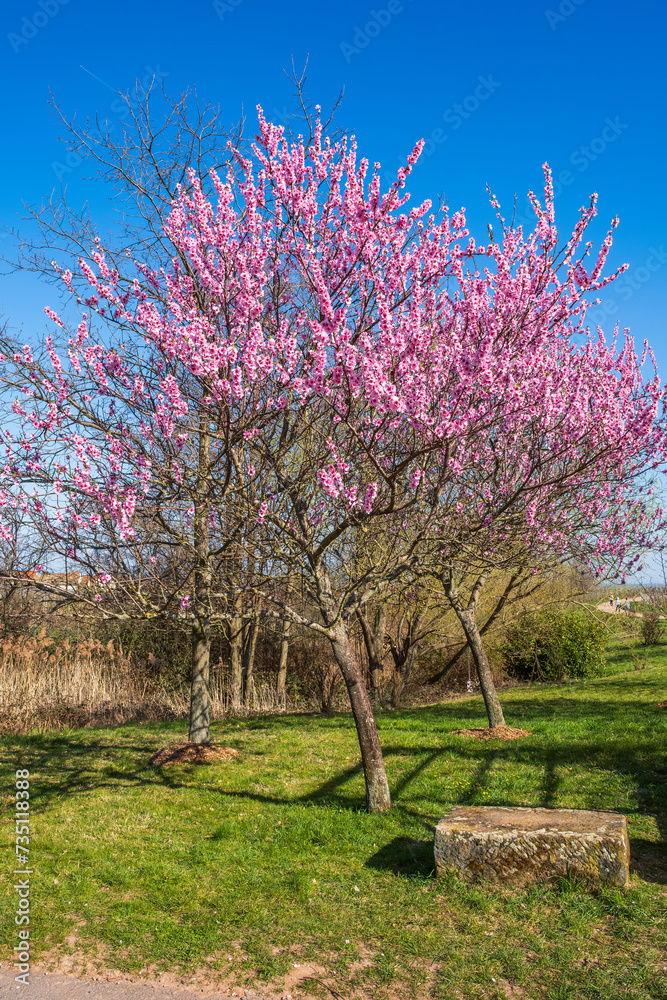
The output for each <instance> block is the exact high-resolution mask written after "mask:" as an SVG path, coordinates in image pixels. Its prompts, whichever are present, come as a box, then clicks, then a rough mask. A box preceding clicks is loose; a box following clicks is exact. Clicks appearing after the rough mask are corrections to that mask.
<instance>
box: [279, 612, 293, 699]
mask: <svg viewBox="0 0 667 1000" xmlns="http://www.w3.org/2000/svg"><path fill="white" fill-rule="evenodd" d="M289 640H290V623H289V622H288V621H287V619H285V621H284V622H283V632H282V636H281V638H280V662H279V663H278V680H277V681H276V693H277V695H278V698H279V700H280V703H281V705H282V706H283V708H284V707H285V702H286V700H287V656H288V653H289Z"/></svg>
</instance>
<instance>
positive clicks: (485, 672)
mask: <svg viewBox="0 0 667 1000" xmlns="http://www.w3.org/2000/svg"><path fill="white" fill-rule="evenodd" d="M454 610H455V611H456V614H457V616H458V619H459V621H460V622H461V625H462V626H463V630H464V632H465V634H466V639H467V640H468V645H469V646H470V649H471V650H472V656H473V659H474V661H475V666H476V667H477V676H478V678H479V686H480V687H481V689H482V697H483V698H484V704H485V706H486V714H487V715H488V717H489V725H490V726H504V725H505V716H504V715H503V709H502V706H501V704H500V700H499V698H498V692H497V691H496V685H495V684H494V682H493V673H492V672H491V667H490V666H489V661H488V659H487V656H486V650H485V649H484V643H483V642H482V637H481V635H480V634H479V629H478V628H477V623H476V621H475V613H474V611H468V610H467V609H463V608H462V609H461V610H460V611H459V610H458V609H456V608H455V609H454Z"/></svg>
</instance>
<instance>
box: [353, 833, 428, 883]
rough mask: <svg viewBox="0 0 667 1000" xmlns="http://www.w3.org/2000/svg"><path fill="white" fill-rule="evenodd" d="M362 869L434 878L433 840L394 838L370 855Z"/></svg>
mask: <svg viewBox="0 0 667 1000" xmlns="http://www.w3.org/2000/svg"><path fill="white" fill-rule="evenodd" d="M364 867H365V868H373V869H375V870H376V871H385V872H386V871H389V872H393V874H394V875H402V876H407V877H412V878H434V877H435V859H434V857H433V840H432V839H431V840H414V838H412V837H394V839H393V840H392V841H390V842H389V843H388V844H385V846H384V847H381V848H380V850H379V851H376V853H375V854H373V855H371V857H370V858H369V859H368V861H366V862H365V865H364Z"/></svg>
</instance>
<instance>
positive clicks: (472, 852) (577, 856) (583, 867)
mask: <svg viewBox="0 0 667 1000" xmlns="http://www.w3.org/2000/svg"><path fill="white" fill-rule="evenodd" d="M434 853H435V866H436V871H437V873H438V875H442V874H444V873H445V872H448V871H450V872H458V874H459V875H461V876H462V877H463V878H465V879H466V880H467V881H475V880H477V879H486V880H489V881H495V882H508V883H510V884H511V885H516V886H523V885H529V884H531V883H534V882H541V881H544V880H546V879H548V878H550V877H553V876H555V875H567V873H568V872H572V874H573V875H575V876H579V877H582V878H585V879H588V880H589V881H592V882H607V883H609V884H610V885H616V886H622V885H625V883H626V882H627V881H628V877H629V866H630V843H629V841H628V825H627V821H626V818H625V816H622V815H621V814H620V813H615V812H602V811H595V812H593V811H589V810H585V809H529V808H522V807H516V808H502V807H499V806H457V807H455V808H454V809H452V810H451V811H450V812H449V813H447V815H446V816H445V817H444V819H441V820H440V822H439V823H438V825H437V826H436V828H435V842H434Z"/></svg>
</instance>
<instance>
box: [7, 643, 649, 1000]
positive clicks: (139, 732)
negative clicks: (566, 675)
mask: <svg viewBox="0 0 667 1000" xmlns="http://www.w3.org/2000/svg"><path fill="white" fill-rule="evenodd" d="M666 650H667V646H664V645H663V646H659V647H652V648H649V656H650V666H649V667H648V669H645V670H641V671H633V670H631V671H628V666H630V667H631V666H632V664H631V663H630V650H629V648H628V647H627V643H626V644H625V645H623V641H622V640H621V641H618V642H617V643H616V645H615V646H614V647H613V648H612V649H611V650H610V667H609V670H610V671H612V670H613V671H615V672H613V673H612V672H610V673H609V675H608V676H605V677H602V678H598V679H595V680H588V681H582V682H576V683H570V684H561V685H538V686H533V687H522V688H513V689H508V690H505V691H503V692H501V700H502V702H503V706H504V710H505V716H506V720H507V723H508V725H512V726H518V727H522V728H524V729H527V730H528V731H529V732H530V733H532V734H533V735H532V736H530V737H529V738H526V739H522V740H519V741H516V742H510V743H500V742H498V741H496V742H491V743H479V742H477V741H475V740H473V739H470V738H463V737H460V736H453V735H450V730H452V729H459V728H465V727H475V726H481V725H486V717H485V715H484V712H483V705H482V702H481V699H480V698H472V699H468V700H462V701H456V702H449V703H445V704H439V705H434V706H429V707H426V708H418V709H410V710H405V711H397V712H384V713H380V714H379V715H378V726H379V730H380V737H381V740H382V745H383V747H384V750H385V760H386V766H387V772H388V776H389V782H390V786H391V790H392V797H393V802H394V806H393V809H392V810H391V812H390V813H387V814H383V815H378V816H369V815H367V814H366V813H365V812H364V811H363V801H364V785H363V775H362V772H361V768H360V763H359V755H358V746H357V742H356V736H355V732H354V727H353V724H352V721H351V718H350V717H349V716H343V715H341V716H335V717H331V718H323V717H319V716H303V715H302V716H282V717H279V716H278V717H256V718H249V719H244V720H239V719H234V720H228V721H225V722H221V723H218V724H216V725H215V726H214V727H213V730H212V738H213V741H214V742H216V743H219V744H222V745H225V746H230V747H234V748H235V749H237V750H238V751H239V752H240V753H239V756H238V757H237V758H235V759H233V760H231V761H226V762H220V763H215V764H207V765H199V766H194V765H179V766H176V767H168V768H164V769H163V770H161V771H160V770H158V771H156V770H154V769H153V768H151V767H150V765H149V763H148V758H149V756H150V754H151V753H152V752H153V751H154V750H156V749H157V748H159V747H162V746H164V745H165V744H167V743H169V742H173V741H174V740H176V739H180V738H182V737H183V734H184V726H183V723H182V722H174V723H161V724H155V725H153V724H131V725H124V726H120V727H117V728H105V729H97V730H78V731H75V732H72V731H70V732H67V733H48V734H33V735H31V736H28V737H19V736H6V737H3V738H2V740H1V741H0V748H1V754H2V789H3V793H4V800H5V804H6V805H7V806H11V805H12V787H13V780H14V770H15V769H16V768H22V767H26V768H29V769H30V772H31V776H32V777H31V810H32V821H31V825H32V834H33V841H32V844H31V847H32V855H31V857H32V863H33V864H34V869H35V870H34V875H33V876H32V882H31V887H32V891H31V918H32V923H31V939H32V940H33V942H34V944H35V945H36V949H37V951H36V957H37V958H38V959H39V956H40V954H42V955H45V954H47V953H48V954H49V955H50V956H51V957H52V958H55V957H56V956H63V955H67V954H71V955H72V957H73V960H74V963H75V966H76V967H77V968H79V969H81V968H83V967H84V966H85V962H86V959H88V960H90V961H91V962H92V961H93V960H96V961H97V962H98V963H101V964H102V965H104V966H105V967H106V968H112V969H120V970H127V971H131V972H140V971H141V970H150V971H151V972H157V971H161V970H164V971H167V970H169V971H173V970H176V971H177V972H178V973H179V974H181V975H182V976H183V978H185V977H186V976H187V977H190V976H193V975H195V972H198V973H201V971H202V970H208V971H207V975H208V976H209V978H215V976H216V975H218V974H220V975H223V976H228V975H231V976H233V977H235V980H236V982H238V983H241V982H245V983H248V984H249V983H253V984H255V985H258V986H259V984H261V983H267V982H273V983H274V984H282V983H283V982H284V977H285V975H286V974H288V973H289V974H291V975H294V974H295V973H297V970H295V968H294V966H295V965H297V964H298V965H299V966H301V971H304V969H305V966H306V965H307V964H308V963H312V964H313V965H314V966H315V969H316V975H317V978H319V979H321V980H323V981H324V982H326V983H327V984H329V986H331V987H332V988H334V989H335V990H337V991H338V993H339V994H340V995H341V996H343V997H345V998H348V997H349V998H351V997H352V996H355V997H356V996H364V997H365V996H372V997H378V998H382V997H385V996H386V997H393V998H398V997H401V998H403V997H406V998H411V997H415V998H417V997H429V998H430V997H433V998H450V997H451V998H453V1000H459V998H460V1000H472V998H481V997H485V998H492V1000H494V998H497V1000H505V998H507V997H508V996H509V997H524V998H526V1000H528V998H530V1000H537V998H544V1000H570V998H571V1000H575V998H576V1000H587V998H604V1000H615V998H616V997H638V998H665V997H667V928H666V912H667V890H666V883H667V849H666V846H665V841H664V835H665V831H666V828H667V795H666V788H665V786H666V784H667V781H666V779H667V766H666V759H665V749H666V747H667V711H665V710H662V709H660V708H659V707H658V702H660V701H662V700H663V699H665V698H667V669H666V666H665V659H666V656H665V652H666ZM619 671H620V672H619ZM622 671H625V672H622ZM462 802H464V803H471V804H498V805H540V806H547V807H571V808H577V809H615V810H618V811H620V812H622V813H624V814H625V815H627V818H628V826H629V832H630V839H631V849H632V855H633V861H632V877H631V882H630V884H629V886H628V888H626V889H625V890H624V891H622V890H618V889H594V890H592V889H590V888H586V887H585V886H583V885H578V884H571V883H570V882H566V881H564V882H561V883H560V884H557V885H541V886H536V887H533V888H530V889H521V890H519V889H516V890H515V889H513V888H511V887H507V888H502V889H499V888H493V887H490V886H486V885H481V884H480V885H475V886H467V885H465V884H463V883H461V882H460V881H459V880H458V879H456V878H454V877H448V878H443V879H436V878H435V877H434V873H433V853H432V843H433V828H434V825H435V824H436V823H437V821H438V820H439V819H440V818H441V817H442V816H443V815H444V814H445V813H446V812H447V811H448V810H449V809H450V808H451V807H452V806H453V805H454V804H456V803H462ZM7 814H8V813H7V812H5V815H7ZM10 818H11V817H10ZM12 830H13V823H12V829H10V824H9V822H8V823H7V824H6V826H5V837H6V840H5V843H8V844H10V846H11V840H12ZM8 866H9V867H8V870H11V868H12V867H13V865H12V858H11V857H9V858H8ZM7 885H8V888H7V890H6V892H5V893H4V895H3V896H2V898H1V900H0V902H1V903H2V907H1V908H2V913H1V915H0V935H1V938H2V941H3V943H4V944H5V945H6V946H7V948H8V952H9V950H10V949H11V947H12V946H13V944H14V943H15V942H14V922H13V915H14V910H15V904H16V898H15V896H14V893H13V891H12V888H11V880H10V881H8V883H7ZM77 949H80V950H77ZM8 952H7V953H8ZM230 958H231V961H229V959H230ZM306 971H307V970H306ZM297 974H298V973H297ZM494 980H495V982H494ZM506 984H509V986H508V985H506ZM305 987H307V991H308V992H309V993H310V994H313V995H316V996H321V997H324V996H330V995H331V994H330V993H329V992H327V991H326V990H325V988H324V987H322V986H320V985H317V984H313V983H306V984H305ZM522 991H523V992H522ZM291 993H292V995H293V996H295V997H296V996H298V995H299V992H298V988H294V987H291Z"/></svg>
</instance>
